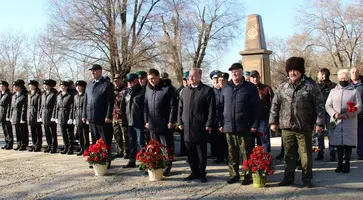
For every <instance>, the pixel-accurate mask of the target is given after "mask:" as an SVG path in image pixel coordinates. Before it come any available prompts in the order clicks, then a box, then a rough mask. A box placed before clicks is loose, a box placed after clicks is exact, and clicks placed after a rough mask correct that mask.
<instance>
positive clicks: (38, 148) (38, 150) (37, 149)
mask: <svg viewBox="0 0 363 200" xmlns="http://www.w3.org/2000/svg"><path fill="white" fill-rule="evenodd" d="M41 150H42V148H41V147H40V146H36V147H35V148H34V152H40V151H41Z"/></svg>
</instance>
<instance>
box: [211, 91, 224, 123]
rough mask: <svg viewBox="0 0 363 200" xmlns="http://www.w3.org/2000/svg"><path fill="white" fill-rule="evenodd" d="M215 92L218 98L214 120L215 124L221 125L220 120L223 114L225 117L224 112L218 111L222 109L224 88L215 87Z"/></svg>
mask: <svg viewBox="0 0 363 200" xmlns="http://www.w3.org/2000/svg"><path fill="white" fill-rule="evenodd" d="M213 92H214V97H215V99H216V120H215V121H214V125H215V126H219V124H220V121H222V118H221V116H222V117H223V114H219V113H218V112H219V111H220V109H218V108H220V107H221V106H223V105H221V94H222V89H218V88H213Z"/></svg>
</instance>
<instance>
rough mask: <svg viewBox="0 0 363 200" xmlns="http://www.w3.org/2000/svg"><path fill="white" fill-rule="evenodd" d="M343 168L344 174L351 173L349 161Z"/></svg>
mask: <svg viewBox="0 0 363 200" xmlns="http://www.w3.org/2000/svg"><path fill="white" fill-rule="evenodd" d="M343 168H344V169H343V172H344V173H349V172H350V162H349V161H345V163H344V167H343Z"/></svg>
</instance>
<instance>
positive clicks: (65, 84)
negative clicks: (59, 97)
mask: <svg viewBox="0 0 363 200" xmlns="http://www.w3.org/2000/svg"><path fill="white" fill-rule="evenodd" d="M60 85H64V86H66V87H69V86H70V84H69V82H68V81H61V82H60Z"/></svg>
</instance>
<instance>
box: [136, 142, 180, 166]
mask: <svg viewBox="0 0 363 200" xmlns="http://www.w3.org/2000/svg"><path fill="white" fill-rule="evenodd" d="M136 159H137V160H139V161H140V163H141V164H140V166H139V168H140V169H143V170H154V169H163V168H164V167H165V162H166V161H167V160H173V159H174V156H173V155H172V153H171V150H170V149H169V148H167V147H166V146H165V145H163V144H161V143H160V142H158V141H157V140H155V139H151V140H150V142H149V144H147V145H146V146H145V147H143V148H142V149H141V150H140V151H139V152H138V153H137V155H136Z"/></svg>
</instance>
